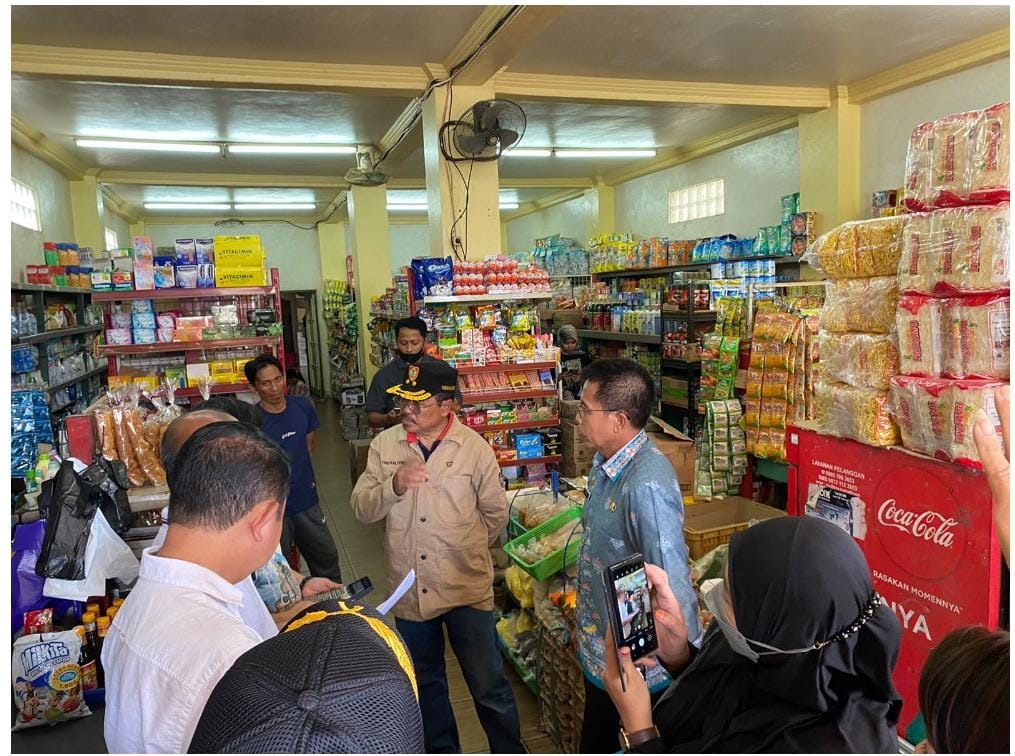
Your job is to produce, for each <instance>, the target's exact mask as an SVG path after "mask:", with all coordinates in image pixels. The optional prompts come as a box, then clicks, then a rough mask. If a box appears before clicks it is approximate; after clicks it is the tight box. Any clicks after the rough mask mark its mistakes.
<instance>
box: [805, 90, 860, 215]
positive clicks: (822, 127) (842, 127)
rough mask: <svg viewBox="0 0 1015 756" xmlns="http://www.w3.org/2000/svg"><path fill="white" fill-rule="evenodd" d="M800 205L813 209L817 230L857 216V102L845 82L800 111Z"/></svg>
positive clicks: (858, 162)
mask: <svg viewBox="0 0 1015 756" xmlns="http://www.w3.org/2000/svg"><path fill="white" fill-rule="evenodd" d="M799 132H800V207H801V208H803V209H805V210H809V211H814V212H816V213H817V214H818V217H817V228H816V229H815V230H816V231H817V233H819V234H821V233H824V232H826V231H828V230H830V229H832V228H835V227H836V226H838V225H839V224H841V223H845V222H846V221H851V220H857V219H859V218H860V217H861V216H860V212H861V211H860V106H859V105H850V104H849V101H848V98H847V94H846V87H836V88H834V89H833V90H832V98H831V105H830V107H828V108H827V109H825V110H822V111H819V112H817V113H801V114H800V129H799Z"/></svg>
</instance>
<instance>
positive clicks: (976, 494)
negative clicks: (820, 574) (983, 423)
mask: <svg viewBox="0 0 1015 756" xmlns="http://www.w3.org/2000/svg"><path fill="white" fill-rule="evenodd" d="M786 449H787V461H788V462H789V465H790V467H789V472H788V478H787V488H788V503H787V510H788V512H789V514H790V515H798V516H812V517H821V518H824V519H826V520H829V521H831V522H834V523H836V524H837V525H839V527H841V528H843V529H844V530H845V531H846V532H848V533H850V534H851V535H852V536H853V537H854V538H855V539H856V541H857V543H858V544H859V545H860V548H861V549H863V552H864V554H865V555H866V557H867V563H868V564H869V565H870V568H871V573H872V576H873V579H874V587H875V589H876V590H877V591H878V593H880V594H881V595H882V596H883V597H884V599H885V602H886V603H887V604H888V606H890V607H891V608H892V610H893V611H894V612H895V616H896V617H897V618H898V620H899V625H900V626H901V627H902V649H901V654H900V657H899V663H898V666H897V667H896V670H895V684H896V687H897V688H898V689H899V692H900V693H901V694H902V697H903V700H904V706H903V710H902V718H901V721H900V723H899V733H900V734H903V733H904V731H905V728H906V727H907V726H908V724H909V723H910V722H911V721H912V719H913V717H915V716H916V714H917V712H918V710H919V702H918V700H917V688H918V684H919V680H920V670H921V669H922V668H923V664H924V662H925V661H926V659H927V655H928V654H929V653H930V651H931V649H932V648H934V646H936V645H937V644H938V643H939V642H940V641H941V639H942V638H943V637H944V636H945V635H946V634H947V633H948V632H949V631H951V630H954V629H955V628H957V627H963V626H966V625H986V626H987V627H990V628H996V627H997V626H998V623H999V621H1000V618H1001V612H1002V609H1004V610H1006V609H1007V607H1006V606H1002V600H1003V599H1002V590H1001V583H1002V570H1003V567H1002V557H1001V553H1000V548H999V543H998V540H997V534H996V533H995V530H994V526H993V519H992V513H991V508H992V506H993V504H992V500H991V496H990V489H989V488H988V486H987V481H986V479H985V478H984V476H983V474H982V473H979V472H974V471H971V470H966V469H963V468H961V467H957V466H955V465H951V464H948V463H945V462H940V461H938V460H934V459H930V458H928V457H924V456H921V455H915V454H911V453H909V452H907V451H905V450H902V449H895V448H892V449H878V448H875V447H871V446H865V445H864V444H859V443H856V442H855V441H849V440H846V439H839V438H833V437H830V436H822V435H820V434H818V433H816V432H815V431H814V430H810V429H807V428H801V427H790V428H788V429H787V431H786ZM1004 600H1006V599H1004Z"/></svg>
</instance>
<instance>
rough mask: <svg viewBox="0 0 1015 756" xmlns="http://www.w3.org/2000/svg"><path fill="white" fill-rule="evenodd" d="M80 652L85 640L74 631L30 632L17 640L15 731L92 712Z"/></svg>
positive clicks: (13, 672)
mask: <svg viewBox="0 0 1015 756" xmlns="http://www.w3.org/2000/svg"><path fill="white" fill-rule="evenodd" d="M80 655H81V639H80V638H79V637H78V634H77V633H75V632H74V631H72V630H71V631H67V632H61V633H45V634H42V635H26V636H25V637H23V638H18V639H17V640H16V641H14V650H13V653H12V654H11V681H12V682H13V683H14V701H15V704H16V705H17V709H18V715H17V718H16V719H15V721H14V729H15V730H23V729H26V728H29V727H39V726H41V725H54V724H57V723H58V722H63V721H65V720H68V719H77V718H78V717H86V716H88V715H89V714H91V713H92V712H91V711H90V710H89V709H88V705H87V704H86V703H85V699H84V694H83V690H82V685H81V668H80V666H78V659H79V657H80Z"/></svg>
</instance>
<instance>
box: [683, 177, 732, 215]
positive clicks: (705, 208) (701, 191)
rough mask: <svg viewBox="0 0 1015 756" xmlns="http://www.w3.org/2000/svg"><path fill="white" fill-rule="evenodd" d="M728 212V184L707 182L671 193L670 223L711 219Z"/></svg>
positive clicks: (718, 180)
mask: <svg viewBox="0 0 1015 756" xmlns="http://www.w3.org/2000/svg"><path fill="white" fill-rule="evenodd" d="M725 212H726V182H725V180H723V179H715V180H713V181H706V182H704V183H703V184H695V185H694V186H687V187H684V188H683V189H676V190H674V191H672V192H670V201H669V217H670V223H683V222H684V221H691V220H698V219H699V218H710V217H712V216H713V215H722V214H723V213H725Z"/></svg>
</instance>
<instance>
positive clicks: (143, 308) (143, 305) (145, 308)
mask: <svg viewBox="0 0 1015 756" xmlns="http://www.w3.org/2000/svg"><path fill="white" fill-rule="evenodd" d="M130 311H131V312H155V302H154V300H151V299H132V300H131V302H130Z"/></svg>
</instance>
